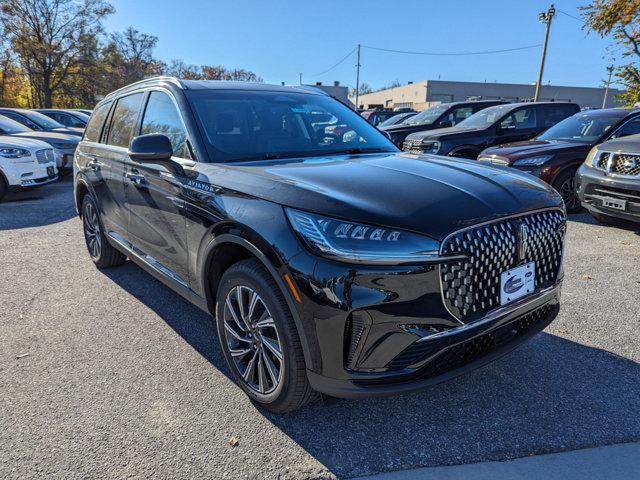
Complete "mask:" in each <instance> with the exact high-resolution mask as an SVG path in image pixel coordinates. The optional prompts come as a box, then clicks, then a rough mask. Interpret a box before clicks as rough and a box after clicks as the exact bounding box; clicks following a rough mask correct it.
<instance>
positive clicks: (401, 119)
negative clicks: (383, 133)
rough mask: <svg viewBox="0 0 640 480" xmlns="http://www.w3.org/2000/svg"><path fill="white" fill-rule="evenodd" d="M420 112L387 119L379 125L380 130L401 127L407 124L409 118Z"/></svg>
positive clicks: (400, 114)
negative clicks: (400, 125) (393, 126)
mask: <svg viewBox="0 0 640 480" xmlns="http://www.w3.org/2000/svg"><path fill="white" fill-rule="evenodd" d="M417 114H418V112H402V113H398V114H396V115H394V116H393V117H389V118H387V119H386V120H385V121H384V122H382V123H381V124H380V125H378V128H382V127H388V126H391V125H399V124H402V123H404V122H406V121H407V120H408V119H409V118H411V117H414V116H416V115H417Z"/></svg>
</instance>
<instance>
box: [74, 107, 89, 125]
mask: <svg viewBox="0 0 640 480" xmlns="http://www.w3.org/2000/svg"><path fill="white" fill-rule="evenodd" d="M71 115H73V116H74V117H76V118H79V119H80V120H82V121H83V122H84V123H85V124H86V123H87V122H88V121H89V115H87V114H86V113H82V112H78V111H77V110H75V111H73V112H71Z"/></svg>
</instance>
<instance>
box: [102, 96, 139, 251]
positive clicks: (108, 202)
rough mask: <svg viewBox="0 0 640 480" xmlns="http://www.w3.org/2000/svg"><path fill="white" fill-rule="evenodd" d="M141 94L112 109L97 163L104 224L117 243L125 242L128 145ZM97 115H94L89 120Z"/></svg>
mask: <svg viewBox="0 0 640 480" xmlns="http://www.w3.org/2000/svg"><path fill="white" fill-rule="evenodd" d="M143 98H144V93H143V92H137V93H133V94H130V95H126V96H124V97H120V98H118V100H116V103H115V105H114V106H113V108H112V109H111V113H110V119H109V122H108V128H107V130H106V131H105V132H103V138H104V139H105V140H104V141H103V143H102V144H101V146H100V150H99V155H97V158H96V163H97V166H98V168H99V172H100V177H101V181H102V185H101V189H102V191H103V194H102V195H101V198H102V209H103V222H104V224H105V229H106V230H107V233H108V234H110V235H111V236H112V237H113V238H115V239H116V240H118V241H121V242H126V241H127V239H128V233H127V231H128V223H129V212H128V209H127V205H126V193H125V178H124V174H125V165H126V163H127V160H128V158H129V156H128V155H127V150H128V148H129V143H130V142H131V138H132V137H133V134H134V132H135V131H136V129H137V125H138V120H139V116H140V111H141V109H142V100H143ZM94 115H96V112H94V114H93V115H92V117H93V116H94Z"/></svg>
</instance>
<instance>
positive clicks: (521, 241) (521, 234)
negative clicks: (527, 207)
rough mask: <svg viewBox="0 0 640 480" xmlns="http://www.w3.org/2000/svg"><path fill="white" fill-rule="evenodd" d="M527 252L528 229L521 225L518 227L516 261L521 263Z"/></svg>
mask: <svg viewBox="0 0 640 480" xmlns="http://www.w3.org/2000/svg"><path fill="white" fill-rule="evenodd" d="M528 252H529V227H527V225H526V224H524V223H521V224H520V225H519V226H518V259H519V260H520V261H523V260H524V259H525V258H527V253H528Z"/></svg>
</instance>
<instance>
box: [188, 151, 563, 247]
mask: <svg viewBox="0 0 640 480" xmlns="http://www.w3.org/2000/svg"><path fill="white" fill-rule="evenodd" d="M199 170H200V172H202V173H203V174H204V176H203V177H204V178H203V177H201V179H202V180H203V181H207V179H206V177H209V178H210V182H211V183H212V184H218V185H220V183H221V184H222V185H224V187H225V188H229V189H232V190H235V191H238V192H242V193H246V194H249V195H252V196H256V197H259V198H263V199H265V200H269V201H273V202H276V203H279V204H281V205H285V206H290V207H293V208H298V209H300V210H306V211H310V212H315V213H318V214H320V215H327V216H330V217H336V218H342V219H346V220H352V221H355V222H362V223H366V224H372V225H379V226H386V227H392V228H398V229H403V230H409V231H414V232H418V233H422V234H425V235H428V236H430V237H432V238H435V239H438V240H442V239H443V238H444V237H446V236H447V235H448V234H450V233H451V232H453V231H455V230H458V229H460V228H463V227H466V226H469V225H474V224H478V223H481V222H486V221H490V220H493V219H496V218H499V217H504V216H507V215H513V214H517V213H521V212H525V211H530V210H537V209H542V208H548V207H561V206H562V199H561V198H560V196H559V195H558V194H557V193H556V192H555V191H554V190H553V189H552V188H551V187H549V186H548V185H547V184H546V183H544V182H542V181H541V180H539V179H537V178H535V177H533V176H530V175H527V174H523V173H520V172H518V171H516V170H512V169H508V168H502V167H496V166H493V165H486V164H484V163H482V162H477V161H466V160H460V159H453V158H449V157H440V156H426V155H410V154H402V153H382V154H367V155H358V156H341V157H325V158H313V159H309V158H304V159H287V160H280V161H274V162H268V163H267V162H253V163H244V164H233V165H224V166H222V165H216V164H201V167H199ZM217 182H220V183H217Z"/></svg>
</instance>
